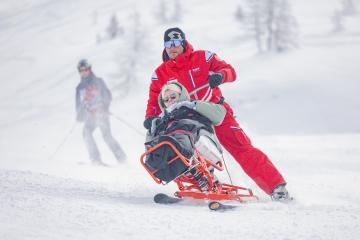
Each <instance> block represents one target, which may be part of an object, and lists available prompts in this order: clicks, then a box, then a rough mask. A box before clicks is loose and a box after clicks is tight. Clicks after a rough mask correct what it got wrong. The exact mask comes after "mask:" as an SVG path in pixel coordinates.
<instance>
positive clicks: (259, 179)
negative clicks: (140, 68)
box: [146, 43, 285, 194]
mask: <svg viewBox="0 0 360 240" xmlns="http://www.w3.org/2000/svg"><path fill="white" fill-rule="evenodd" d="M211 72H218V73H221V74H222V75H223V76H224V80H223V81H224V82H233V81H235V79H236V73H235V70H234V68H233V67H232V66H231V65H230V64H227V63H226V62H225V61H223V60H220V59H219V58H218V57H217V56H216V54H214V53H211V52H209V51H203V50H198V51H194V50H193V47H192V46H191V45H190V44H189V43H187V46H186V51H185V52H184V53H183V54H181V55H179V56H178V57H177V58H176V61H174V60H171V59H170V60H169V61H165V62H163V63H162V64H161V65H160V66H159V67H158V68H157V69H156V70H155V72H154V74H153V76H152V79H151V80H152V81H151V84H150V92H149V100H148V104H147V109H146V117H155V116H158V115H159V114H160V113H161V110H160V107H159V105H158V96H159V94H160V91H161V88H162V86H163V85H164V84H166V82H168V81H171V80H174V79H177V80H178V81H179V82H180V83H181V84H182V85H183V86H185V88H186V89H187V90H188V92H189V93H190V97H191V98H192V99H194V100H203V101H210V102H214V103H219V102H222V101H223V99H222V94H221V91H220V89H219V88H218V87H216V88H214V89H211V88H210V86H209V84H208V77H209V73H211ZM223 105H224V107H225V108H226V110H227V113H226V116H225V119H224V121H223V122H222V124H221V125H219V126H215V133H216V136H217V137H218V139H219V141H220V143H221V144H222V145H223V146H224V147H225V149H226V150H227V151H228V152H229V153H231V155H232V156H233V157H234V158H235V159H236V161H237V162H238V163H239V164H240V166H241V167H242V168H243V169H244V171H245V172H246V174H248V175H249V176H250V177H251V178H252V179H253V180H254V181H255V182H256V184H257V185H258V186H259V187H260V188H261V189H262V190H264V191H265V192H266V193H267V194H271V192H272V190H273V189H274V188H275V187H276V186H278V185H279V184H282V183H285V180H284V178H283V177H282V176H281V174H280V173H279V171H278V170H277V169H276V167H275V166H274V165H273V164H272V163H271V161H270V159H269V158H268V157H267V156H266V155H265V154H264V153H263V152H261V151H260V150H259V149H257V148H255V147H253V146H252V144H251V141H250V139H249V138H248V137H247V136H246V134H245V133H244V131H243V130H242V129H241V128H240V126H239V124H238V123H237V121H236V120H235V118H234V114H233V110H232V109H231V107H230V106H229V105H228V104H227V103H226V102H224V103H223Z"/></svg>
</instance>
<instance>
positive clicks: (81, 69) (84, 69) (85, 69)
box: [79, 68, 90, 72]
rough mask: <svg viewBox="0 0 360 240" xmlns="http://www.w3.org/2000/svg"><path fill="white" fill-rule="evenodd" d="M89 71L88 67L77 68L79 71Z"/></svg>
mask: <svg viewBox="0 0 360 240" xmlns="http://www.w3.org/2000/svg"><path fill="white" fill-rule="evenodd" d="M87 71H90V68H79V72H87Z"/></svg>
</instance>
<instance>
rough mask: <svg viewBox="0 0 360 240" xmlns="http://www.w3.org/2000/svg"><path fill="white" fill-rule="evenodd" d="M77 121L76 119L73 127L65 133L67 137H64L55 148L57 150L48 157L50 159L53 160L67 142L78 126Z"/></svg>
mask: <svg viewBox="0 0 360 240" xmlns="http://www.w3.org/2000/svg"><path fill="white" fill-rule="evenodd" d="M76 124H77V122H76V121H75V122H74V124H73V125H72V127H71V129H70V130H69V132H68V133H67V134H66V135H65V137H64V138H63V140H62V141H61V143H60V144H59V145H58V147H57V148H56V149H55V151H54V152H53V153H52V154H51V155H50V157H49V158H48V160H52V159H53V158H54V157H55V155H56V154H57V153H58V152H59V151H60V149H61V148H62V146H63V145H64V144H65V142H66V141H67V140H68V138H69V137H70V135H71V134H72V132H73V131H74V129H75V127H76Z"/></svg>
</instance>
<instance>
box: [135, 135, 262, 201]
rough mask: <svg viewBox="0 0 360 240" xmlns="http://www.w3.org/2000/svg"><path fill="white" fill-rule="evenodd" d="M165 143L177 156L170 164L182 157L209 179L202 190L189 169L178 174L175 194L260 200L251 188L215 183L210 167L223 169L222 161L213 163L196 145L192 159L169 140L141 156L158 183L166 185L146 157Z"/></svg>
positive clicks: (185, 162) (213, 198) (217, 198)
mask: <svg viewBox="0 0 360 240" xmlns="http://www.w3.org/2000/svg"><path fill="white" fill-rule="evenodd" d="M163 145H168V146H169V147H171V149H172V150H173V151H174V152H175V153H176V156H175V157H174V158H173V159H171V160H170V161H168V164H171V163H172V162H173V161H175V160H177V159H180V160H181V161H182V162H183V163H184V164H185V165H186V166H189V167H191V165H193V166H192V167H195V168H196V171H197V172H201V173H202V174H203V176H205V177H206V178H207V180H208V183H209V186H208V187H207V189H206V190H205V191H204V190H202V189H201V188H200V187H199V185H198V182H197V181H196V179H195V178H194V177H193V176H192V174H191V173H189V172H188V171H187V172H185V173H184V174H182V175H180V176H178V177H177V178H175V179H174V182H175V183H176V184H177V186H178V188H179V191H177V192H175V193H174V195H175V196H176V197H179V198H186V197H190V198H194V199H204V200H212V201H225V200H232V201H238V202H240V203H244V202H253V201H256V200H258V197H257V196H255V195H254V194H253V192H252V191H251V189H248V188H244V187H239V186H234V185H231V184H226V183H215V181H214V177H213V176H212V175H211V174H210V172H209V170H208V167H210V166H212V167H214V168H215V169H217V170H219V171H223V170H224V168H223V165H222V162H221V161H220V162H218V163H216V164H215V163H213V162H212V161H210V160H208V159H206V158H205V157H203V156H202V155H201V153H200V152H199V151H198V150H197V148H196V147H195V154H194V156H193V157H192V158H191V159H188V158H186V157H184V156H183V155H182V154H181V153H180V152H179V151H178V150H177V149H176V147H175V146H174V145H173V144H172V143H171V142H169V141H164V142H161V143H159V144H157V145H156V146H154V147H152V148H150V149H148V150H147V151H146V152H145V153H143V154H142V155H141V157H140V162H141V164H142V165H143V166H144V168H145V169H146V171H147V172H148V173H149V174H150V176H151V177H152V178H153V179H154V181H155V182H156V183H158V184H163V185H165V184H166V183H165V182H163V181H162V180H160V179H159V178H157V177H156V176H155V173H156V172H157V171H158V170H157V169H155V170H154V171H151V170H150V169H149V168H148V166H146V164H145V158H146V156H147V155H148V154H150V153H151V152H153V151H155V150H156V149H158V148H160V147H161V146H163Z"/></svg>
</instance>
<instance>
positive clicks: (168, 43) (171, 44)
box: [164, 40, 183, 48]
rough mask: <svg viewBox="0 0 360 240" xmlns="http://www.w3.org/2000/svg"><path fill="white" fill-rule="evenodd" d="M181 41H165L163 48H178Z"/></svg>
mask: <svg viewBox="0 0 360 240" xmlns="http://www.w3.org/2000/svg"><path fill="white" fill-rule="evenodd" d="M182 41H183V40H170V41H166V42H164V46H165V47H166V48H171V47H178V46H180V45H181V43H182Z"/></svg>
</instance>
